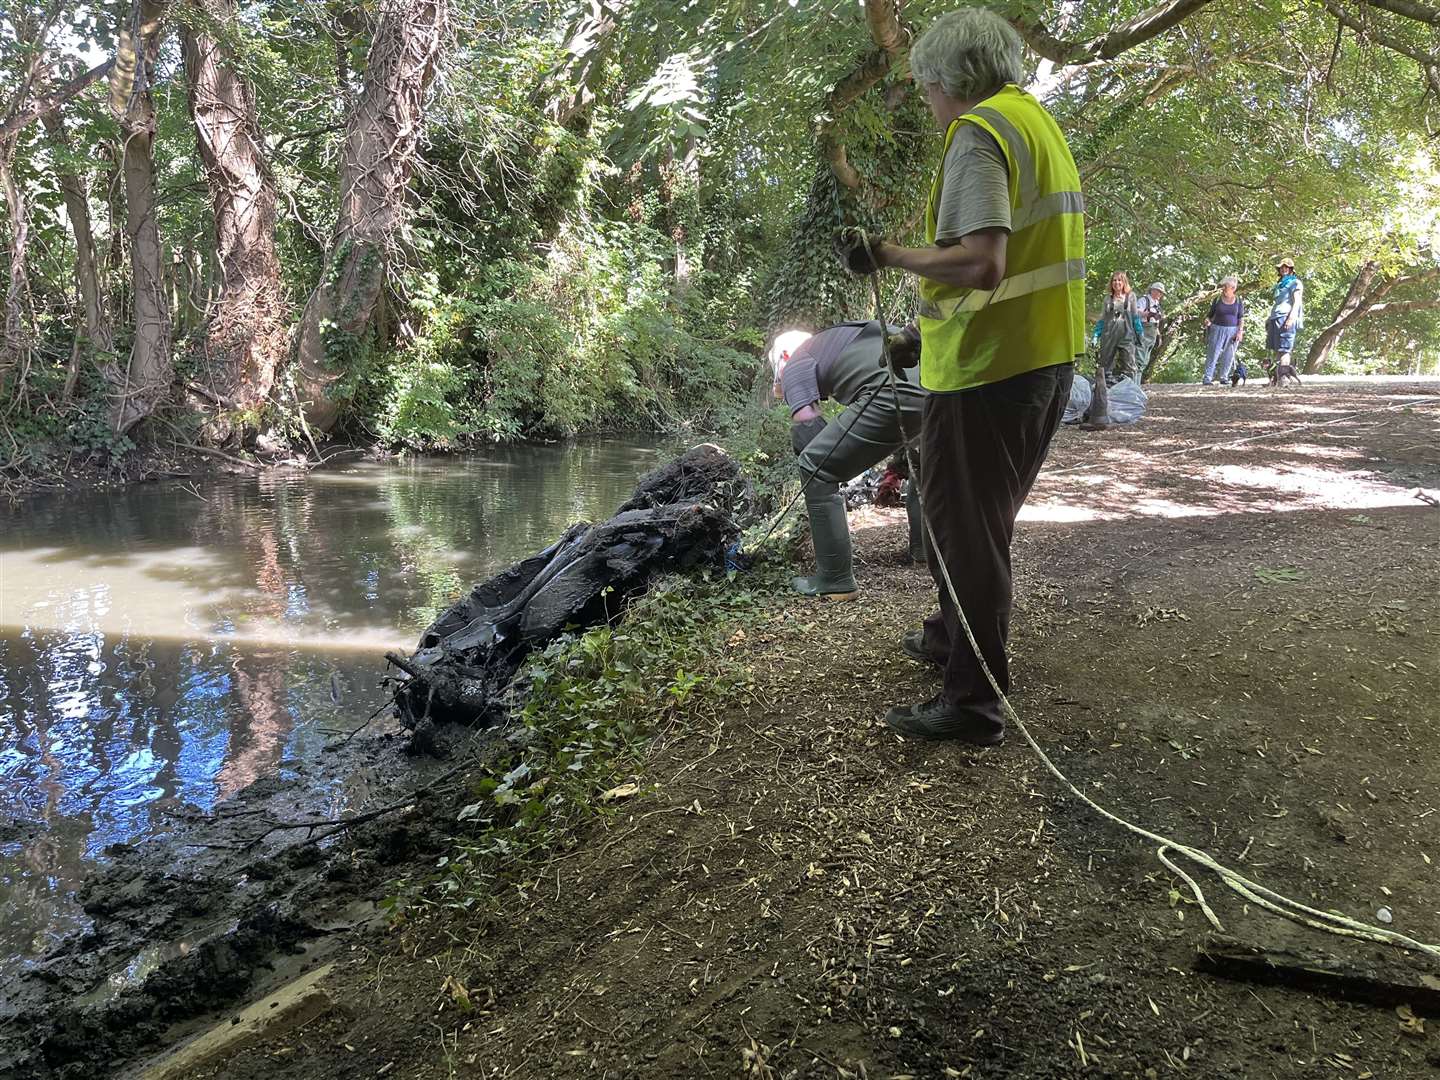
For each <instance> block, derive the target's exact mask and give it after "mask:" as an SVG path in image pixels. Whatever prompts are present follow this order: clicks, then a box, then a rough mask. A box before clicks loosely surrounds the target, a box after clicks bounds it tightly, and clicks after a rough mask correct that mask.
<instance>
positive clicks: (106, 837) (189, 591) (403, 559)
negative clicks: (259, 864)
mask: <svg viewBox="0 0 1440 1080" xmlns="http://www.w3.org/2000/svg"><path fill="white" fill-rule="evenodd" d="M659 454H660V451H659V449H658V448H657V447H655V446H654V445H652V444H650V443H637V442H633V441H621V440H595V441H584V442H577V443H565V444H556V445H549V446H524V447H514V448H504V449H497V450H494V451H491V452H489V453H486V454H484V455H483V456H475V457H469V458H463V459H460V458H446V459H421V460H413V461H410V462H406V463H401V464H390V463H386V464H378V463H373V462H359V461H357V460H356V459H351V460H352V461H355V463H353V464H348V465H347V464H343V461H344V460H345V459H342V460H341V462H339V463H336V464H334V465H332V466H331V467H329V468H327V469H325V470H323V471H319V472H314V473H309V474H305V473H299V472H296V473H288V474H286V473H274V474H266V475H262V476H259V477H214V478H209V479H201V480H193V481H191V480H176V481H165V482H161V483H154V484H147V485H140V486H135V487H131V488H127V489H124V490H121V491H116V492H95V493H89V494H84V495H76V496H63V497H55V498H52V499H48V500H38V501H33V502H30V503H28V504H26V505H25V506H23V507H22V508H19V509H14V508H3V507H0V911H3V913H4V917H3V919H0V977H4V976H7V975H9V974H12V973H13V972H15V971H17V970H19V969H20V968H23V967H24V966H25V965H26V964H27V963H29V962H30V961H31V959H32V958H34V957H36V956H38V955H40V954H41V953H43V952H44V951H45V950H46V949H47V948H49V947H50V946H52V945H53V944H55V943H56V942H57V941H58V940H59V939H60V938H61V937H63V936H64V935H66V934H68V933H71V932H73V931H75V930H77V929H81V928H83V927H84V926H85V925H86V923H87V920H86V917H85V915H84V913H83V912H82V911H81V910H80V909H79V907H78V905H77V904H76V903H75V902H74V893H75V890H76V889H77V887H78V886H79V884H80V882H81V881H82V880H83V879H84V878H85V876H86V875H87V874H89V873H92V872H93V871H94V870H95V868H96V867H97V866H99V865H103V863H104V862H105V855H104V849H105V848H106V847H107V846H108V845H110V844H114V843H116V842H123V841H131V840H134V839H137V838H142V837H147V836H154V835H157V834H161V833H163V832H165V831H166V829H167V828H168V827H169V825H170V824H171V822H172V819H173V815H174V814H175V813H176V812H177V811H179V810H181V809H182V808H184V807H187V806H193V807H198V808H200V809H202V810H208V809H210V808H211V807H213V806H214V805H215V804H216V803H217V802H218V801H220V800H222V799H224V798H226V797H227V796H229V795H232V794H234V793H236V792H238V791H240V790H241V789H243V788H244V787H246V786H247V785H249V784H250V783H252V782H254V781H255V780H257V779H259V778H260V777H263V776H267V775H274V774H279V775H282V776H283V775H285V774H286V771H287V769H290V768H293V767H294V766H295V765H297V764H298V763H300V762H303V761H309V760H314V758H315V757H316V755H318V753H319V752H320V749H321V748H322V747H323V746H324V744H325V742H326V740H327V739H329V738H332V737H334V736H335V733H336V732H341V731H344V730H348V729H353V728H354V727H355V726H356V725H357V724H358V723H359V722H361V721H363V720H364V718H365V717H366V716H368V715H369V714H370V713H371V711H372V710H373V709H374V708H375V707H376V705H377V703H379V702H380V701H382V700H383V697H382V695H381V693H380V690H379V688H378V682H379V679H380V677H381V675H382V674H383V670H384V662H383V659H382V655H383V653H384V651H385V649H387V648H392V647H395V646H397V645H398V646H403V647H409V646H412V645H413V643H414V641H415V638H416V636H417V634H418V632H419V631H420V630H421V629H422V628H423V627H424V626H425V625H426V624H427V623H428V622H429V621H430V620H431V619H432V618H433V617H434V615H435V614H436V613H437V612H438V611H439V610H440V609H441V608H443V607H444V606H445V605H448V604H449V603H451V602H452V601H453V600H454V599H455V597H456V596H457V595H458V594H459V593H460V592H461V591H463V590H464V589H466V588H468V587H469V585H470V584H471V583H472V582H474V581H477V580H481V579H483V578H485V577H488V576H489V575H490V574H492V573H494V572H495V571H496V570H498V569H500V568H502V567H504V566H505V565H507V564H509V563H510V562H513V561H514V560H515V559H517V558H519V557H521V556H524V555H528V554H530V553H531V552H533V551H535V550H538V549H539V548H542V547H544V546H545V545H546V544H548V543H549V542H550V541H551V540H553V539H554V538H555V537H556V536H557V535H559V533H560V532H561V531H562V530H563V529H564V527H565V526H566V525H567V524H569V523H570V522H573V521H577V520H582V519H586V520H595V519H599V518H604V517H607V516H609V515H610V514H611V513H613V512H614V509H615V507H616V506H617V505H619V504H620V503H621V502H623V501H624V499H625V498H626V497H627V496H628V495H629V494H630V491H631V490H632V488H633V487H634V485H635V481H636V479H637V478H638V477H639V476H640V475H641V474H643V473H644V472H645V471H647V470H648V469H650V468H652V467H653V466H654V465H655V464H656V462H657V460H658V458H659ZM352 795H353V792H349V791H348V790H346V789H344V788H343V787H342V786H341V785H340V783H339V782H338V778H337V786H336V792H335V796H334V797H335V800H336V803H337V807H336V808H337V809H338V808H340V806H341V805H343V803H344V801H345V800H346V799H347V798H348V797H351V796H352Z"/></svg>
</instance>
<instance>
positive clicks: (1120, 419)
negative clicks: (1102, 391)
mask: <svg viewBox="0 0 1440 1080" xmlns="http://www.w3.org/2000/svg"><path fill="white" fill-rule="evenodd" d="M1105 396H1106V400H1107V401H1108V403H1109V406H1110V422H1111V423H1112V424H1133V423H1135V421H1136V420H1139V419H1140V418H1141V417H1142V416H1144V415H1145V391H1144V390H1141V389H1140V384H1139V383H1138V382H1136V381H1135V380H1134V379H1132V378H1130V377H1128V376H1127V377H1125V378H1123V379H1121V380H1120V381H1119V382H1117V383H1116V384H1115V385H1114V386H1112V387H1110V389H1109V391H1108V392H1107V393H1106V395H1105ZM1070 402H1071V404H1072V405H1073V404H1074V402H1075V397H1074V395H1073V394H1072V395H1071V397H1070ZM1065 415H1066V416H1069V415H1070V413H1069V411H1068V410H1067V411H1066V413H1065Z"/></svg>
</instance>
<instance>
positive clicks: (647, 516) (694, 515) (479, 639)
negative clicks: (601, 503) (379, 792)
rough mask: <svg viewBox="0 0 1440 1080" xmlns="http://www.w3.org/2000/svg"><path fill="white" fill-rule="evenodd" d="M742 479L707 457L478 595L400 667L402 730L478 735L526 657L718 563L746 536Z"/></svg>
mask: <svg viewBox="0 0 1440 1080" xmlns="http://www.w3.org/2000/svg"><path fill="white" fill-rule="evenodd" d="M742 489H743V482H742V481H741V480H740V468H739V466H738V465H737V464H736V462H735V461H734V459H733V458H731V457H729V456H728V455H727V454H726V453H725V452H724V451H723V450H721V449H720V448H719V447H716V446H711V445H708V444H706V445H702V446H697V447H695V448H694V449H692V450H689V451H687V452H686V453H684V454H682V455H681V456H680V457H678V458H676V459H675V460H674V461H672V462H670V463H669V464H667V465H664V466H662V467H661V468H658V469H656V470H654V471H653V472H651V473H649V474H647V475H646V476H645V477H644V478H642V479H641V481H640V483H639V485H638V486H637V487H636V488H635V492H634V494H633V495H631V497H630V498H629V499H628V500H627V501H626V502H625V503H624V504H623V505H622V506H621V507H620V509H619V511H618V512H617V513H616V514H615V516H614V517H612V518H610V519H609V520H608V521H604V522H601V523H599V524H598V525H587V524H583V523H582V524H578V525H572V526H571V527H570V528H569V529H567V530H566V531H565V534H564V535H563V536H561V537H560V539H559V540H557V541H556V542H555V543H554V544H552V545H551V546H550V547H548V548H546V549H545V550H544V551H541V552H539V553H538V554H535V555H532V556H530V558H528V559H524V560H522V561H521V562H518V563H516V564H515V565H514V566H512V567H510V568H509V569H507V570H504V571H502V572H501V573H499V574H497V575H495V576H494V577H493V578H491V579H490V580H489V581H486V582H484V583H482V584H480V585H477V586H475V588H474V589H473V590H471V592H470V595H469V596H467V597H465V598H464V599H462V600H461V601H459V602H458V603H456V604H455V605H454V606H452V607H451V608H450V609H449V610H447V611H446V612H445V613H444V614H442V615H441V616H440V617H439V618H438V619H436V620H435V622H434V623H433V624H431V626H430V627H429V629H427V630H426V631H425V633H424V634H423V635H422V636H421V638H420V643H419V649H418V650H417V651H416V652H415V653H414V654H413V655H411V656H410V657H408V658H398V657H397V658H395V659H396V660H397V661H398V663H397V666H401V667H402V668H403V670H404V671H405V672H406V673H407V674H408V675H409V678H408V680H407V681H406V682H404V683H403V684H402V685H401V687H400V689H399V690H398V692H397V694H396V709H397V712H398V714H399V717H400V720H401V723H403V724H404V725H405V726H406V727H408V728H410V729H411V730H412V731H417V733H426V734H427V735H428V734H430V733H432V731H433V725H434V724H438V723H447V722H448V723H462V724H478V723H485V722H488V721H491V720H494V719H495V718H497V716H498V715H499V713H500V711H501V710H502V709H503V704H502V699H503V697H504V691H505V689H506V687H507V686H508V685H509V682H510V680H511V678H512V677H513V676H514V674H515V672H516V671H517V670H518V669H519V667H520V665H521V663H522V662H523V661H524V659H525V657H526V656H528V655H529V654H530V653H531V652H533V651H534V650H536V649H541V648H544V647H545V646H546V645H547V644H549V643H550V642H551V641H553V640H555V638H557V637H558V636H559V635H560V634H562V633H564V632H565V631H566V629H568V628H572V627H586V626H595V625H598V624H600V623H603V622H609V621H613V620H614V619H615V618H617V617H618V616H619V615H620V613H621V612H622V611H624V609H625V607H626V606H627V605H628V604H629V602H630V601H631V600H632V599H633V598H634V597H635V596H637V595H639V594H640V593H641V592H643V591H644V590H645V589H646V588H647V587H648V586H649V584H650V582H651V580H652V579H653V578H654V577H655V576H656V575H658V574H662V573H666V572H669V571H674V570H683V569H686V568H688V567H692V566H696V565H701V564H705V563H715V564H717V565H718V564H719V562H720V559H721V556H722V553H723V551H724V549H725V545H726V543H727V542H728V541H729V540H731V539H732V538H733V537H734V536H735V535H736V534H737V532H738V529H737V527H736V525H735V523H734V518H733V515H732V510H733V509H734V506H735V505H736V502H737V500H739V499H740V498H741V497H742V495H743V491H742Z"/></svg>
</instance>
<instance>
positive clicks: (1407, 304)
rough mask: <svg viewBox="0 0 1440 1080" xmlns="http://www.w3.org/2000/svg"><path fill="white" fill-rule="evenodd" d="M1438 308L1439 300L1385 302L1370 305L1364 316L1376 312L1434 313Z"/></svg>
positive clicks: (1439, 305)
mask: <svg viewBox="0 0 1440 1080" xmlns="http://www.w3.org/2000/svg"><path fill="white" fill-rule="evenodd" d="M1436 308H1440V299H1435V300H1387V301H1386V302H1385V303H1383V304H1372V305H1371V306H1370V307H1369V308H1367V309H1366V311H1365V314H1366V315H1373V314H1375V312H1377V311H1389V312H1396V311H1434V310H1435V309H1436Z"/></svg>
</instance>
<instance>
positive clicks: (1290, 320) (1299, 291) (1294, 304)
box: [1285, 281, 1305, 330]
mask: <svg viewBox="0 0 1440 1080" xmlns="http://www.w3.org/2000/svg"><path fill="white" fill-rule="evenodd" d="M1304 293H1305V286H1304V285H1303V284H1301V283H1300V282H1298V281H1297V282H1296V283H1295V291H1294V292H1292V293H1291V294H1290V311H1289V312H1288V313H1287V314H1286V316H1285V329H1286V330H1289V329H1290V327H1292V326H1294V325H1295V320H1296V318H1297V317H1298V316H1299V314H1300V304H1301V301H1302V299H1303V297H1304Z"/></svg>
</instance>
